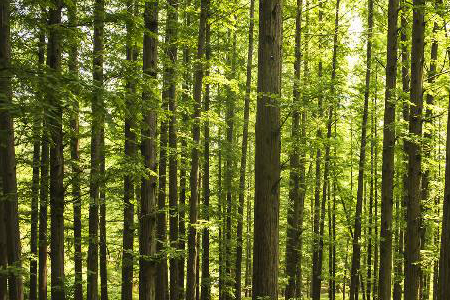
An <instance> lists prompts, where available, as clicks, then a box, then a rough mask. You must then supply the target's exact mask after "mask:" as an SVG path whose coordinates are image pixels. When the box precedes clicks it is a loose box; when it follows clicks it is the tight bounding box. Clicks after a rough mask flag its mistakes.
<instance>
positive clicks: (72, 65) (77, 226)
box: [43, 1, 83, 300]
mask: <svg viewBox="0 0 450 300" xmlns="http://www.w3.org/2000/svg"><path fill="white" fill-rule="evenodd" d="M68 17H69V23H70V25H71V26H73V27H74V28H76V26H77V22H78V20H77V1H73V2H72V5H70V6H69V7H68ZM75 38H76V37H75ZM43 43H45V37H44V40H43ZM78 48H79V42H78V39H77V38H76V40H75V42H74V44H73V45H71V47H70V49H69V57H70V58H69V71H70V72H71V73H72V76H74V78H77V79H78V76H79V75H78V72H79V66H78ZM78 92H79V91H78V89H77V88H74V90H73V93H74V95H75V96H78ZM79 110H80V108H79V103H78V101H75V103H74V104H73V107H72V112H71V118H70V129H71V131H72V132H71V138H70V159H71V166H72V173H73V181H72V198H73V236H74V257H73V259H74V264H75V279H74V300H82V299H83V262H82V259H83V255H82V253H81V172H82V170H81V169H80V166H79V164H80V153H79V147H80V145H79V135H80V130H79Z"/></svg>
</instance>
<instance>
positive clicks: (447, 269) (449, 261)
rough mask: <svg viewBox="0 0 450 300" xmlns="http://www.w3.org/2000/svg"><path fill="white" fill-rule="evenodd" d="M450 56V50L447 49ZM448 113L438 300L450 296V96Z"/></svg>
mask: <svg viewBox="0 0 450 300" xmlns="http://www.w3.org/2000/svg"><path fill="white" fill-rule="evenodd" d="M447 53H448V55H450V48H447ZM448 103H449V106H448V112H447V143H446V155H445V186H444V203H443V208H442V210H443V216H442V233H441V250H440V256H439V279H438V295H437V299H439V300H444V299H446V297H448V295H450V284H448V283H449V282H450V228H449V226H450V94H449V102H448Z"/></svg>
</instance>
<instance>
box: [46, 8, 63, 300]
mask: <svg viewBox="0 0 450 300" xmlns="http://www.w3.org/2000/svg"><path fill="white" fill-rule="evenodd" d="M61 8H62V2H61V1H60V0H55V1H54V6H53V7H52V8H51V9H50V11H49V22H48V23H49V25H50V27H49V37H48V48H47V65H48V67H49V68H50V70H51V72H52V73H54V74H52V75H53V76H52V77H53V79H50V83H51V84H52V85H57V84H58V83H57V82H55V81H56V80H57V79H55V78H56V76H55V75H57V74H59V73H60V71H61V39H62V38H61V33H60V31H59V29H58V28H57V27H58V26H59V25H60V24H61ZM55 25H56V26H55ZM52 81H53V82H52ZM47 99H48V100H47V101H48V103H49V105H50V110H49V111H48V114H49V117H48V126H49V128H50V138H51V141H52V142H51V143H50V207H51V215H50V216H51V227H50V228H51V230H50V232H51V243H50V253H51V255H50V258H51V297H52V300H56V299H65V289H64V185H63V178H64V158H63V133H62V105H61V99H60V97H59V96H58V95H57V94H56V93H55V92H54V91H50V92H49V93H48V94H47Z"/></svg>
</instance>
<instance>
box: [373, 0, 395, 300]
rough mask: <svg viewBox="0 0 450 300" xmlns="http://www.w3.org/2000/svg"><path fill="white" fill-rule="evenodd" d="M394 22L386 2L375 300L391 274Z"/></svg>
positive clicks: (387, 292) (383, 295)
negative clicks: (378, 267)
mask: <svg viewBox="0 0 450 300" xmlns="http://www.w3.org/2000/svg"><path fill="white" fill-rule="evenodd" d="M397 19H398V0H389V5H388V33H387V62H386V91H385V108H384V127H383V163H382V164H383V165H382V175H381V178H382V179H381V232H380V270H379V272H380V273H379V284H378V289H379V290H378V297H379V298H380V299H386V300H389V299H391V270H392V205H393V182H394V145H395V130H394V124H395V102H394V101H393V99H394V97H395V96H394V95H393V94H395V86H396V75H397V48H398V45H397Z"/></svg>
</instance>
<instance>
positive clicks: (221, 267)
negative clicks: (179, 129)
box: [217, 91, 225, 300]
mask: <svg viewBox="0 0 450 300" xmlns="http://www.w3.org/2000/svg"><path fill="white" fill-rule="evenodd" d="M217 92H219V91H217ZM217 110H218V112H217V114H218V115H219V116H220V115H221V112H222V105H221V104H220V103H219V105H218V109H217ZM217 136H218V138H217V139H218V146H219V151H218V152H219V153H218V154H217V156H218V158H217V161H218V162H217V164H218V167H217V169H218V170H217V171H218V172H217V189H218V193H217V194H218V209H217V210H218V214H219V300H222V299H224V292H223V290H224V288H223V282H224V280H223V279H224V277H225V276H224V269H225V268H224V262H223V260H224V259H223V254H224V249H223V248H224V246H223V240H224V238H223V229H224V228H225V226H224V219H225V218H224V217H223V216H224V215H223V211H222V207H223V192H222V190H223V189H222V127H219V130H218V135H217Z"/></svg>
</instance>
